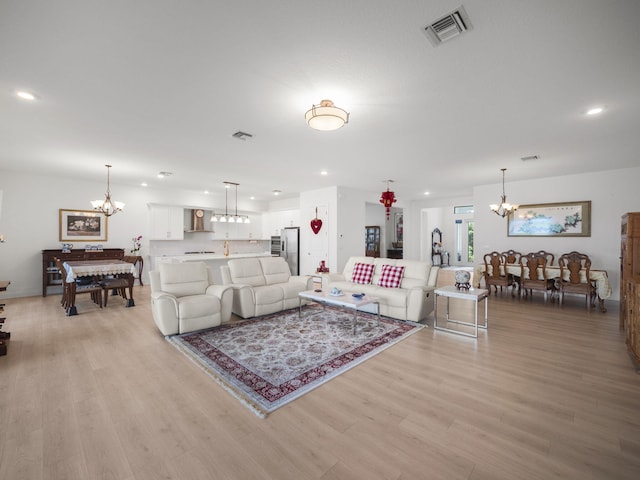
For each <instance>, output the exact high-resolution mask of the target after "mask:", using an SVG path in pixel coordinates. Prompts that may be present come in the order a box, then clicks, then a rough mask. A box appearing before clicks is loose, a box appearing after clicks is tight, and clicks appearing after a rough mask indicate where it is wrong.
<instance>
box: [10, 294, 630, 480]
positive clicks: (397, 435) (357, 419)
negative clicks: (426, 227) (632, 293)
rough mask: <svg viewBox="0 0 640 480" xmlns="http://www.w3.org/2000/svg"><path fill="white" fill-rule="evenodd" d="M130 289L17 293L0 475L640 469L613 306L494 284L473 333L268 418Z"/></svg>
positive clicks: (577, 473)
mask: <svg viewBox="0 0 640 480" xmlns="http://www.w3.org/2000/svg"><path fill="white" fill-rule="evenodd" d="M135 300H136V304H137V306H136V307H134V308H124V306H123V303H122V301H121V299H119V298H118V299H110V301H109V306H108V307H107V308H105V309H100V308H98V307H97V306H96V305H94V304H93V303H91V301H90V300H89V299H87V298H82V299H80V300H79V303H78V312H79V313H80V314H79V315H78V316H74V317H67V316H65V315H64V311H63V309H62V308H60V306H59V297H58V296H48V297H47V298H41V297H32V298H20V299H8V300H6V303H7V307H6V313H7V317H8V319H7V323H6V327H5V330H9V331H11V340H10V343H9V349H8V355H7V356H4V357H0V479H2V480H58V479H60V480H62V479H64V480H73V479H81V480H88V479H90V480H93V479H113V480H158V479H181V480H182V479H184V480H197V479H203V480H204V479H207V480H211V479H238V480H250V479H260V480H288V479H292V480H293V479H295V480H305V479H321V480H334V479H367V480H373V479H387V480H400V479H402V480H408V479H446V480H455V479H472V480H489V479H491V480H495V479H505V480H506V479H508V480H515V479H541V480H548V479H629V480H637V479H638V478H640V375H638V374H637V373H635V371H634V370H633V368H632V364H631V362H630V360H629V357H628V355H627V352H626V348H625V345H624V335H623V333H622V332H621V331H620V330H619V328H618V312H617V310H616V302H608V303H607V306H608V307H609V312H608V313H606V314H602V313H600V311H598V310H597V309H596V310H591V311H588V310H587V309H586V308H585V307H584V304H583V300H581V299H579V298H577V297H575V298H568V299H567V301H566V303H565V305H564V306H563V307H562V308H561V309H560V308H558V307H557V306H556V305H554V304H544V303H543V302H542V300H541V295H538V296H536V295H535V294H534V299H533V300H520V299H517V298H516V299H513V298H511V296H510V294H506V293H505V294H503V295H498V296H497V297H496V296H493V295H492V296H491V297H490V300H489V317H490V320H489V330H488V331H487V332H484V331H481V332H480V333H479V338H478V339H477V340H474V339H471V338H466V337H461V336H456V335H452V334H450V333H446V332H437V331H434V330H433V328H426V329H423V330H422V331H421V332H419V333H417V334H415V335H412V336H411V337H409V338H408V339H406V340H404V341H402V342H400V343H399V344H397V345H395V346H393V347H391V348H389V349H387V350H385V351H384V352H382V353H381V354H379V355H377V356H376V357H374V358H372V359H370V360H367V361H366V362H364V363H363V364H361V365H359V366H357V367H356V368H354V369H352V370H350V371H349V372H347V373H345V374H343V375H341V376H339V377H338V378H336V379H334V380H331V381H330V382H328V383H327V384H325V385H323V386H321V387H320V388H318V389H316V390H314V391H312V392H310V393H308V394H307V395H305V396H303V397H301V398H299V399H298V400H295V401H294V402H292V403H290V404H289V405H286V406H284V407H283V408H281V409H279V410H277V411H276V412H274V413H272V414H271V415H270V416H269V417H268V418H267V419H260V418H258V417H256V416H255V415H254V414H253V413H252V412H251V411H249V410H248V409H247V408H245V407H244V406H242V405H241V404H240V402H239V401H238V400H236V399H235V398H233V397H232V396H231V395H230V394H229V393H227V392H226V391H224V390H223V389H222V388H221V387H220V386H218V385H217V384H216V383H215V382H214V381H213V380H211V379H210V378H209V377H207V375H206V374H205V373H203V372H202V371H201V370H200V369H199V368H198V367H197V366H196V365H195V364H194V363H192V362H191V361H189V360H188V359H187V358H186V357H185V356H183V355H182V354H181V353H179V352H178V351H177V350H176V349H175V348H174V347H173V346H171V345H170V344H169V342H167V341H166V340H165V339H164V338H163V337H162V336H161V335H160V333H159V331H158V329H157V328H156V327H155V324H154V323H153V320H152V318H151V309H150V301H149V289H148V287H146V286H145V287H135ZM462 310H464V308H463V309H462ZM428 324H429V325H432V324H433V318H432V317H430V318H429V319H428Z"/></svg>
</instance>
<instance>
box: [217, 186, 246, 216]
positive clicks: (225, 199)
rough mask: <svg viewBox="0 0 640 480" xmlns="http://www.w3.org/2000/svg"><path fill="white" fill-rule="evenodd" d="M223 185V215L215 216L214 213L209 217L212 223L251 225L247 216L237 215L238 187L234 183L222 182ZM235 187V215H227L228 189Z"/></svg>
mask: <svg viewBox="0 0 640 480" xmlns="http://www.w3.org/2000/svg"><path fill="white" fill-rule="evenodd" d="M223 183H224V189H225V190H224V215H222V214H220V215H217V214H216V213H215V212H214V213H213V215H212V216H211V221H212V222H222V223H251V220H250V219H249V216H248V215H238V185H240V184H239V183H235V182H223ZM232 186H235V188H236V213H235V215H229V209H228V207H229V189H230V188H231V187H232Z"/></svg>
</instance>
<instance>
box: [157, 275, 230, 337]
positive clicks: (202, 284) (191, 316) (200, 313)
mask: <svg viewBox="0 0 640 480" xmlns="http://www.w3.org/2000/svg"><path fill="white" fill-rule="evenodd" d="M149 278H150V280H151V311H152V314H153V320H154V321H155V322H156V325H157V326H158V328H159V329H160V331H161V332H162V334H163V335H165V336H167V335H175V334H181V333H188V332H193V331H196V330H203V329H206V328H211V327H216V326H218V325H220V324H221V323H226V322H228V321H229V319H230V318H231V307H232V305H233V290H232V289H231V287H230V286H227V285H214V284H213V273H212V272H211V270H210V269H209V268H208V267H207V265H206V264H205V263H204V262H184V263H161V264H159V265H158V268H157V270H154V271H152V272H149Z"/></svg>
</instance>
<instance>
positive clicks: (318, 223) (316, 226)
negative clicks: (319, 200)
mask: <svg viewBox="0 0 640 480" xmlns="http://www.w3.org/2000/svg"><path fill="white" fill-rule="evenodd" d="M321 228H322V220H320V219H319V218H318V207H316V218H314V219H313V220H311V230H313V233H315V234H316V235H317V234H318V232H319V231H320V229H321Z"/></svg>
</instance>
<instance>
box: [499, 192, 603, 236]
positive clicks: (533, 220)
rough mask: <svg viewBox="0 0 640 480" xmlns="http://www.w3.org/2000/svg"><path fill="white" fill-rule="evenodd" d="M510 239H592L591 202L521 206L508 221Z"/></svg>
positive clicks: (510, 215) (509, 216) (511, 214)
mask: <svg viewBox="0 0 640 480" xmlns="http://www.w3.org/2000/svg"><path fill="white" fill-rule="evenodd" d="M507 236H509V237H590V236H591V201H590V200H587V201H580V202H559V203H538V204H531V205H520V206H519V207H518V210H516V211H515V212H512V213H510V214H509V215H508V217H507Z"/></svg>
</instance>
